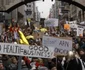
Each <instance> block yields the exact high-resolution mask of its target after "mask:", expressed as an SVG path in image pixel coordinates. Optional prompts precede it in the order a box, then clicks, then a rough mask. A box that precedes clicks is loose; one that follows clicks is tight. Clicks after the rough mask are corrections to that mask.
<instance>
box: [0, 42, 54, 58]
mask: <svg viewBox="0 0 85 70" xmlns="http://www.w3.org/2000/svg"><path fill="white" fill-rule="evenodd" d="M51 49H52V48H50V47H41V46H28V45H19V44H11V43H0V54H7V55H16V56H29V57H40V58H52V57H53V51H52V50H51Z"/></svg>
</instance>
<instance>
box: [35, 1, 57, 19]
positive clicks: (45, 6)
mask: <svg viewBox="0 0 85 70" xmlns="http://www.w3.org/2000/svg"><path fill="white" fill-rule="evenodd" d="M54 1H55V0H54ZM54 1H53V2H52V1H51V0H45V1H44V2H43V1H42V0H41V1H37V2H36V6H38V10H39V12H40V13H41V17H44V18H47V17H48V15H49V11H50V8H51V6H52V4H54Z"/></svg>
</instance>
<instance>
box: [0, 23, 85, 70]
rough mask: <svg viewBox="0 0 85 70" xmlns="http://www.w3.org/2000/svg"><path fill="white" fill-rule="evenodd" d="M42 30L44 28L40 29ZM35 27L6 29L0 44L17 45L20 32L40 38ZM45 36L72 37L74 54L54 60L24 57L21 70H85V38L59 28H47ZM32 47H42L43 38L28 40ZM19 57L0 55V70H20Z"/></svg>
mask: <svg viewBox="0 0 85 70" xmlns="http://www.w3.org/2000/svg"><path fill="white" fill-rule="evenodd" d="M40 28H42V27H40ZM40 28H38V27H35V26H34V25H31V26H26V27H24V28H20V27H19V26H16V25H15V26H8V27H5V28H4V29H3V31H2V33H1V35H0V42H3V43H16V42H17V40H18V39H19V36H18V33H17V31H18V30H22V32H23V33H24V35H25V36H26V37H27V36H33V33H36V34H37V36H39V32H41V31H40V30H39V29H40ZM16 35H17V36H16ZM43 35H47V36H53V37H72V42H73V52H70V51H69V53H68V54H67V56H66V55H63V56H58V57H57V58H56V57H55V58H53V59H41V58H31V59H30V58H29V57H25V56H24V57H22V60H21V65H22V66H21V70H85V68H84V67H85V64H84V63H85V36H84V35H83V37H77V36H76V33H75V32H74V31H70V32H69V33H68V32H66V31H65V32H64V33H61V32H60V30H59V29H58V28H51V29H50V28H47V31H45V32H43ZM27 40H28V42H29V44H30V45H42V37H41V38H39V37H37V38H29V39H28V38H27ZM18 59H19V57H18V56H12V55H0V70H18V61H19V60H18Z"/></svg>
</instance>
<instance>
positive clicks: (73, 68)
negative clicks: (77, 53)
mask: <svg viewBox="0 0 85 70" xmlns="http://www.w3.org/2000/svg"><path fill="white" fill-rule="evenodd" d="M66 70H82V65H81V62H80V60H79V59H77V58H74V59H71V60H70V61H69V62H68V63H67V66H66Z"/></svg>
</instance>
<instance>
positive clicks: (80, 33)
mask: <svg viewBox="0 0 85 70" xmlns="http://www.w3.org/2000/svg"><path fill="white" fill-rule="evenodd" d="M83 30H84V29H83V28H77V36H80V35H82V36H83Z"/></svg>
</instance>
